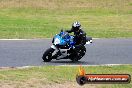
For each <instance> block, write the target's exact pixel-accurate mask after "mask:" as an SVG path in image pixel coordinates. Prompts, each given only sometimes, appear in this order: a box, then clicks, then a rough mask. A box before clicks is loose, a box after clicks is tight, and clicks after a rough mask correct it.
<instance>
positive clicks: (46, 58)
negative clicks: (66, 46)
mask: <svg viewBox="0 0 132 88" xmlns="http://www.w3.org/2000/svg"><path fill="white" fill-rule="evenodd" d="M53 52H54V49H52V48H49V49H47V50H46V51H45V52H44V54H43V56H42V59H43V60H44V62H50V61H51V60H52V53H53Z"/></svg>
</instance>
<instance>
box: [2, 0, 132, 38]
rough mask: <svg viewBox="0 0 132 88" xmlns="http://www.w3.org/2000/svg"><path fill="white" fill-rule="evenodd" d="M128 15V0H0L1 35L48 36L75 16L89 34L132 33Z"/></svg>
mask: <svg viewBox="0 0 132 88" xmlns="http://www.w3.org/2000/svg"><path fill="white" fill-rule="evenodd" d="M131 19H132V2H131V0H116V1H115V0H63V1H62V0H0V38H51V37H53V36H54V35H55V34H56V33H58V32H59V31H60V29H61V28H65V29H70V27H71V24H72V22H74V21H76V20H78V21H80V22H81V23H82V26H83V27H84V30H85V31H86V32H87V34H88V35H89V36H92V37H99V38H116V37H132V20H131Z"/></svg>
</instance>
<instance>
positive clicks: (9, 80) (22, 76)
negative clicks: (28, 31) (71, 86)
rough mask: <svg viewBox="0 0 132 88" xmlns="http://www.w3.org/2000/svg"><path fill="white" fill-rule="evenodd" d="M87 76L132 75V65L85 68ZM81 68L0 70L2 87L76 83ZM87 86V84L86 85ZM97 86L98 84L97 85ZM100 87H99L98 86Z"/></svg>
mask: <svg viewBox="0 0 132 88" xmlns="http://www.w3.org/2000/svg"><path fill="white" fill-rule="evenodd" d="M83 68H84V69H85V71H86V73H87V74H130V75H132V65H120V66H85V67H83ZM78 70H79V66H76V67H67V66H43V67H31V68H25V69H8V70H0V85H10V86H14V85H15V87H16V86H17V88H22V87H23V85H26V87H28V88H29V87H31V86H33V87H35V88H36V87H37V86H40V85H43V86H44V85H48V84H55V83H56V84H63V83H66V82H71V83H76V79H75V77H76V74H77V73H78ZM86 85H87V84H86ZM96 85H97V84H96ZM131 86H132V82H131V83H130V84H114V85H113V84H102V85H100V86H99V88H131ZM96 87H98V85H97V86H96Z"/></svg>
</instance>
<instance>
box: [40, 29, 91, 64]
mask: <svg viewBox="0 0 132 88" xmlns="http://www.w3.org/2000/svg"><path fill="white" fill-rule="evenodd" d="M91 43H92V37H86V44H91ZM75 44H76V41H75V40H74V36H73V35H70V34H69V33H68V32H65V31H63V30H61V32H60V33H59V34H56V35H55V36H54V37H53V40H52V45H51V47H50V48H48V49H47V50H46V51H45V52H44V54H43V56H42V59H43V60H44V62H50V61H51V60H52V59H56V60H60V59H70V60H72V61H73V62H75V61H78V60H80V59H81V58H82V57H83V56H84V55H85V53H86V48H85V45H84V46H82V47H80V48H79V49H74V45H75Z"/></svg>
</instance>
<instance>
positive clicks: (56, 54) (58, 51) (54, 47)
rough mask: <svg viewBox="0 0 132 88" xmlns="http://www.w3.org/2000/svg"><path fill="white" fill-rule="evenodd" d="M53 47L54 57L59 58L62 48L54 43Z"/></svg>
mask: <svg viewBox="0 0 132 88" xmlns="http://www.w3.org/2000/svg"><path fill="white" fill-rule="evenodd" d="M51 48H52V49H54V50H55V51H54V52H53V53H52V56H53V58H55V59H57V57H58V56H60V55H61V52H60V50H59V49H58V48H57V47H56V46H55V45H52V46H51Z"/></svg>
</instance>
